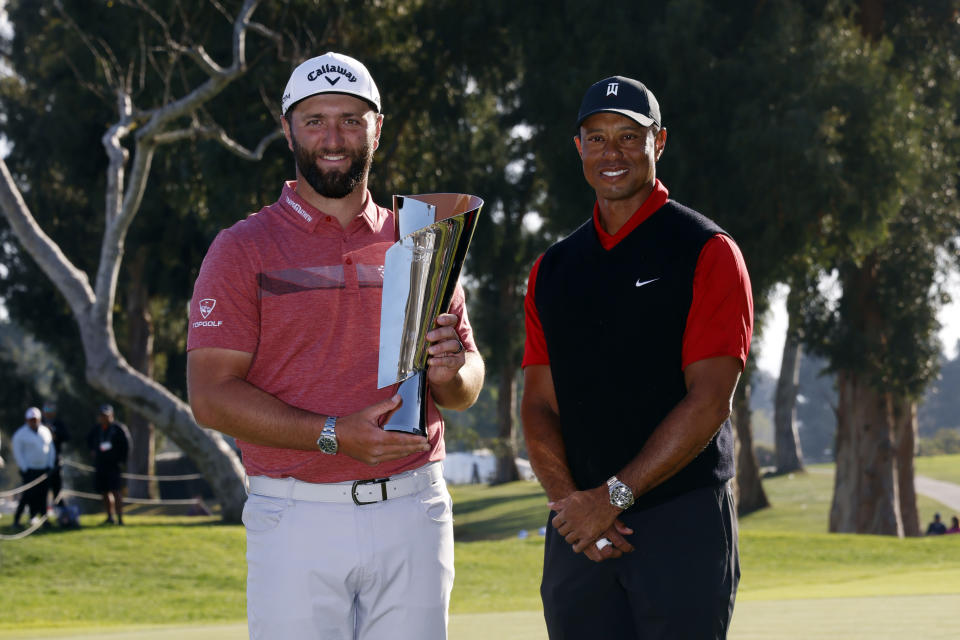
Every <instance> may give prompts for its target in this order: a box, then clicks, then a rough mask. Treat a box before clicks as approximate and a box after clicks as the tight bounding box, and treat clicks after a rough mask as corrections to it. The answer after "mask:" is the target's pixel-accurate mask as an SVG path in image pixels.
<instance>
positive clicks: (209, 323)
mask: <svg viewBox="0 0 960 640" xmlns="http://www.w3.org/2000/svg"><path fill="white" fill-rule="evenodd" d="M199 305H200V315H201V316H203V320H200V321H197V322H194V323H193V327H194V328H196V327H219V326H220V325H222V324H223V320H207V318H208V317H209V316H210V314H211V313H213V308H214V307H215V306H217V301H216V300H214V299H213V298H204V299H203V300H201V301H200V302H199Z"/></svg>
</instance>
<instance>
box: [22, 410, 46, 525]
mask: <svg viewBox="0 0 960 640" xmlns="http://www.w3.org/2000/svg"><path fill="white" fill-rule="evenodd" d="M24 419H25V420H26V422H25V423H24V424H23V425H22V426H21V427H20V428H19V429H17V432H16V433H15V434H13V457H14V459H15V460H16V461H17V466H18V467H20V476H21V477H22V478H23V483H24V484H28V483H30V482H33V481H34V480H36V479H38V478H40V477H42V476H43V475H45V474H49V473H50V471H51V469H53V465H54V460H55V458H56V451H55V450H54V446H53V434H52V433H50V429H48V428H47V427H45V426H44V425H43V424H41V423H40V420H41V415H40V409H38V408H36V407H30V408H29V409H27V412H26V414H24ZM48 488H49V486H48V484H47V480H46V479H44V480H43V481H41V482H38V483H37V484H35V485H34V486H32V487H30V488H29V489H27V490H26V491H24V492H23V493H22V494H21V496H20V503H19V504H18V505H17V510H16V512H15V513H14V516H13V526H15V527H17V526H20V516H21V515H23V509H24V507H25V506H26V507H29V508H30V518H31V519H33V518H34V517H39V516H43V515H44V514H46V513H47V490H48ZM44 526H50V523H49V522H46V523H44Z"/></svg>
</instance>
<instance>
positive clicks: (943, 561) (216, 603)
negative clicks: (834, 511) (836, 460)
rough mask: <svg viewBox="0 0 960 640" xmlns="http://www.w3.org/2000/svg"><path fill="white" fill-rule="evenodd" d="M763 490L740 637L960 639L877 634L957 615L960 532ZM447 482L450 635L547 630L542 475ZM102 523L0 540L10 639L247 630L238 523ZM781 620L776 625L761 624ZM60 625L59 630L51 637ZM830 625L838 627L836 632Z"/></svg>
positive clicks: (151, 519)
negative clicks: (904, 535) (894, 526)
mask: <svg viewBox="0 0 960 640" xmlns="http://www.w3.org/2000/svg"><path fill="white" fill-rule="evenodd" d="M945 458H946V457H945ZM952 458H953V461H950V460H945V461H940V460H936V459H929V458H928V459H919V460H918V469H919V470H920V471H919V472H920V473H924V474H926V475H930V476H931V477H943V476H941V475H939V474H940V473H946V474H949V473H950V465H951V463H952V464H957V463H958V461H960V456H952ZM921 463H923V464H924V466H925V467H926V465H929V466H930V468H932V469H933V471H928V470H927V468H921ZM944 469H947V471H943V470H944ZM943 479H949V478H943ZM764 487H765V490H766V492H767V495H768V497H769V498H770V501H771V503H772V505H773V506H772V507H771V508H770V509H766V510H763V511H761V512H758V513H755V514H751V515H749V516H746V517H744V518H742V520H741V557H742V565H743V580H742V583H741V590H740V595H739V598H738V608H737V614H736V617H735V619H734V623H735V624H734V629H735V631H736V633H732V634H731V637H734V638H762V637H777V638H804V637H844V638H861V637H862V638H879V637H904V638H905V637H950V636H947V635H940V631H941V629H942V626H943V625H942V624H936V621H937V620H939V622H940V623H943V622H945V621H946V620H945V619H944V618H943V616H942V615H941V616H940V617H939V618H933V617H931V622H930V623H928V624H927V625H926V626H924V625H923V624H922V623H921V624H919V626H918V625H917V624H916V621H915V620H914V618H913V617H909V620H910V624H911V625H913V626H911V627H910V628H911V629H913V630H915V631H917V635H903V634H902V633H901V634H900V635H892V636H890V635H887V636H885V635H883V634H884V631H888V630H891V629H894V628H898V629H899V628H901V627H898V626H897V624H901V626H903V625H906V624H907V619H908V617H905V616H900V617H898V618H896V620H893V621H891V616H889V615H885V614H887V613H888V612H889V609H890V608H891V607H903V606H906V605H909V606H910V607H911V611H912V612H916V613H917V614H918V615H917V617H918V618H920V617H922V616H921V615H920V614H921V613H922V614H923V615H927V614H930V613H931V612H934V611H936V610H937V607H943V606H948V607H953V609H951V610H956V606H957V604H958V603H960V536H944V537H938V538H915V539H904V540H898V539H894V538H888V537H880V536H853V535H831V534H827V533H826V526H827V525H826V522H827V512H828V510H829V503H830V497H831V493H832V475H831V470H830V469H826V470H813V471H811V472H809V473H803V474H795V475H794V476H784V477H777V478H769V479H767V480H765V481H764ZM452 492H453V494H454V503H455V510H454V512H455V513H454V518H455V522H454V527H455V532H456V535H457V543H456V570H457V578H456V584H455V587H454V591H453V598H452V603H451V616H452V618H451V638H453V639H454V640H480V638H490V637H494V638H503V639H504V640H512V639H514V638H516V639H517V640H542V639H543V638H544V636H543V631H542V618H541V616H540V614H539V610H540V600H539V592H538V589H539V582H540V572H541V562H542V554H543V538H542V536H541V535H540V533H539V529H540V528H541V527H543V526H544V525H545V524H546V515H547V511H548V510H547V507H546V500H545V497H544V496H543V493H542V491H541V490H540V488H539V486H538V485H536V484H534V483H525V482H519V483H512V484H509V485H503V486H500V487H493V488H490V487H485V486H469V487H454V488H453V490H452ZM937 508H940V509H941V510H944V511H945V509H942V506H941V505H937V504H936V503H935V502H932V501H927V500H926V499H923V500H922V501H921V517H922V518H923V517H926V516H925V515H924V512H925V511H926V510H928V509H930V510H931V511H929V513H932V509H937ZM100 520H101V516H99V515H92V516H88V517H85V518H84V520H83V524H84V526H83V527H82V528H81V529H79V530H76V531H57V530H54V531H51V532H47V533H38V534H35V535H32V536H30V537H29V538H26V539H24V540H18V541H4V542H0V611H2V612H3V614H2V615H0V639H5V638H26V637H54V636H53V635H50V634H51V633H54V634H55V635H56V634H57V633H59V634H60V635H59V637H61V638H66V637H78V638H79V637H81V635H77V634H79V633H80V631H83V630H87V631H89V633H90V634H92V635H87V636H84V637H102V638H108V637H113V636H112V635H108V633H107V630H111V629H112V630H116V631H117V632H118V633H119V632H120V629H121V627H123V628H128V629H129V628H131V627H135V631H130V632H129V633H132V634H133V635H129V636H128V635H118V636H116V637H117V640H120V639H121V638H127V637H130V638H134V637H136V638H142V639H143V640H148V639H154V638H155V639H157V640H159V639H161V638H167V637H169V638H174V637H176V638H184V639H186V638H189V639H191V640H192V639H193V638H197V639H199V638H201V637H202V638H214V639H220V638H234V637H236V638H240V637H244V636H243V634H242V629H243V625H242V624H241V623H242V620H243V619H244V616H245V613H244V580H245V567H244V533H243V529H242V527H239V526H226V525H221V524H219V523H218V522H217V521H216V520H215V519H214V518H189V517H170V516H159V515H132V516H130V517H128V521H129V525H128V526H127V527H124V528H122V529H121V528H112V527H110V528H108V527H99V526H96V524H97V523H98V522H99V521H100ZM4 532H5V533H9V531H4ZM911 598H912V599H911ZM805 603H812V604H805ZM928 605H929V606H928ZM814 612H818V613H817V614H814ZM851 615H854V616H864V619H863V620H861V621H860V623H859V624H858V623H857V621H856V620H853V621H849V620H848V618H849V617H850V616H851ZM831 616H833V617H832V618H831ZM831 620H832V621H833V622H830V621H831ZM787 621H788V622H789V628H784V631H783V633H782V634H780V633H778V634H775V635H770V636H764V635H763V634H764V633H765V632H766V631H769V629H770V628H771V627H770V625H773V626H774V627H775V626H778V624H779V623H780V622H787ZM881 621H885V622H881ZM897 621H899V622H897ZM848 622H849V624H847V623H848ZM829 624H833V627H829V626H828V627H825V626H824V625H829ZM144 625H160V626H158V627H157V628H155V629H154V628H147V627H144ZM170 625H174V627H171V626H170ZM176 625H180V626H184V625H186V626H191V625H193V626H192V628H193V629H194V631H185V630H183V629H182V628H179V627H176ZM94 627H98V628H100V630H94ZM57 628H59V629H61V630H62V631H61V632H56V631H53V632H51V629H57ZM829 628H833V629H834V631H836V632H838V633H841V635H833V636H831V635H829V633H827V632H826V631H824V629H829ZM903 628H906V627H903ZM841 629H844V631H842V632H841V631H840V630H841ZM238 630H240V633H239V634H238ZM765 630H766V631H765ZM862 630H872V635H870V633H866V632H865V633H861V631H862ZM68 631H69V633H68ZM821 631H822V632H824V633H827V635H818V634H819V633H820V632H821ZM75 632H76V633H75ZM454 632H456V635H454ZM123 633H128V632H127V631H124V632H123ZM805 633H806V635H804V634H805ZM145 634H146V635H145ZM167 634H172V635H167Z"/></svg>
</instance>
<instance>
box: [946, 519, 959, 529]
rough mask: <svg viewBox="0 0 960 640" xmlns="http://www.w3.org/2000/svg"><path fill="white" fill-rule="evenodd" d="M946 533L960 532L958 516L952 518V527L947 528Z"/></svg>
mask: <svg viewBox="0 0 960 640" xmlns="http://www.w3.org/2000/svg"><path fill="white" fill-rule="evenodd" d="M946 533H960V519H958V518H957V516H953V517H952V518H950V528H949V529H947V531H946Z"/></svg>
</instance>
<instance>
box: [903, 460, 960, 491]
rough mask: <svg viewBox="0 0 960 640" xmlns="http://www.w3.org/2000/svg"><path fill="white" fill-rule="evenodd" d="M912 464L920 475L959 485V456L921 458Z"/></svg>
mask: <svg viewBox="0 0 960 640" xmlns="http://www.w3.org/2000/svg"><path fill="white" fill-rule="evenodd" d="M913 464H914V467H915V468H916V470H917V473H919V474H920V475H924V476H929V477H931V478H935V479H937V480H943V481H944V482H952V483H954V484H960V455H950V456H922V457H919V458H915V459H914V461H913Z"/></svg>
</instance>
